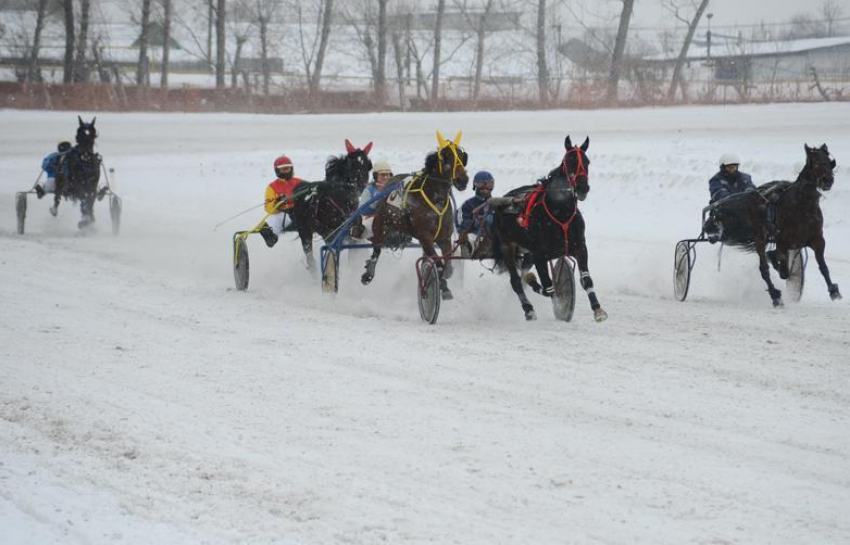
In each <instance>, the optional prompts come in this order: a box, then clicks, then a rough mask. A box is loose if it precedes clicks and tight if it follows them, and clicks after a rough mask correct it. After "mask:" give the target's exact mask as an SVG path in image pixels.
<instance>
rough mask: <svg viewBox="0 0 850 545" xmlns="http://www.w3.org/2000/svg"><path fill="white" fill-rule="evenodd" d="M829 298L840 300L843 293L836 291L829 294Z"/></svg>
mask: <svg viewBox="0 0 850 545" xmlns="http://www.w3.org/2000/svg"><path fill="white" fill-rule="evenodd" d="M829 298H830V299H832V300H833V301H840V300H841V293H839V292H837V291H834V292H832V293H830V294H829Z"/></svg>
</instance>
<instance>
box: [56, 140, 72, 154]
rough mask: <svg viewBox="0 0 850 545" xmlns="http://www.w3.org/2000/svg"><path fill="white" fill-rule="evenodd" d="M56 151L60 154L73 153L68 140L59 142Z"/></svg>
mask: <svg viewBox="0 0 850 545" xmlns="http://www.w3.org/2000/svg"><path fill="white" fill-rule="evenodd" d="M56 149H57V150H59V153H67V152H69V151H71V143H70V142H68V141H67V140H62V141H61V142H59V145H58V146H56Z"/></svg>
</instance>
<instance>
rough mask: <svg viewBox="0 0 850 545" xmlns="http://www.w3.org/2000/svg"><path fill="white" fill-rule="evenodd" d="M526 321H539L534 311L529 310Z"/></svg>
mask: <svg viewBox="0 0 850 545" xmlns="http://www.w3.org/2000/svg"><path fill="white" fill-rule="evenodd" d="M525 319H526V320H527V321H529V322H531V321H533V320H536V319H537V313H536V312H534V311H533V310H529V311H528V312H526V313H525Z"/></svg>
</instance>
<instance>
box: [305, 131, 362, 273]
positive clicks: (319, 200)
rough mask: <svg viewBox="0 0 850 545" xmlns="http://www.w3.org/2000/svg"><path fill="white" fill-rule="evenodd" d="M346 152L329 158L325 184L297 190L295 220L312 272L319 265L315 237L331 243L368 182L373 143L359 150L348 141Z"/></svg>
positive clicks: (309, 184) (307, 184)
mask: <svg viewBox="0 0 850 545" xmlns="http://www.w3.org/2000/svg"><path fill="white" fill-rule="evenodd" d="M345 149H346V152H347V153H346V154H345V155H340V156H337V157H331V158H329V159H328V161H327V163H326V164H325V180H324V181H321V182H304V183H301V184H299V185H298V186H296V188H295V192H296V193H298V194H300V197H298V198H296V200H295V203H294V205H293V208H292V217H293V219H294V220H295V226H296V228H297V229H298V236H299V237H300V238H301V247H302V248H303V249H304V255H305V256H306V257H307V266H308V267H309V268H310V269H313V268H314V267H315V264H316V262H315V259H314V258H313V234H314V233H318V234H319V236H321V237H322V238H323V239H324V240H325V241H326V242H327V241H329V240H330V239H331V237H332V236H333V235H334V234H335V233H336V231H337V229H338V228H339V226H340V225H342V224H343V223H344V222H345V220H347V219H348V218H349V217H350V216H351V214H353V213H354V211H355V210H356V209H357V204H358V202H359V200H360V194H361V193H363V190H364V189H365V188H366V184H367V183H368V182H369V171H370V170H372V161H371V160H370V159H369V152H370V151H371V150H372V142H369V143H368V144H366V146H365V147H363V149H360V148H355V147H354V146H353V145H352V144H351V142H350V141H348V140H346V141H345Z"/></svg>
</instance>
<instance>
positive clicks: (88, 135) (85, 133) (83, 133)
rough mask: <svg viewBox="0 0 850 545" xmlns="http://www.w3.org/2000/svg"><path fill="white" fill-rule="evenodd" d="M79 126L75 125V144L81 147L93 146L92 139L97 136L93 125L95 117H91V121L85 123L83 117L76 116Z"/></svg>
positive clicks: (89, 147) (90, 147) (88, 147)
mask: <svg viewBox="0 0 850 545" xmlns="http://www.w3.org/2000/svg"><path fill="white" fill-rule="evenodd" d="M77 119H78V120H79V122H80V126H79V127H77V145H78V146H80V147H81V148H86V149H89V150H90V149H92V148H94V139H95V138H97V129H96V128H95V126H94V123H95V121H97V117H94V118H92V120H91V123H86V122H84V121H83V118H81V117H80V116H77Z"/></svg>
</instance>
